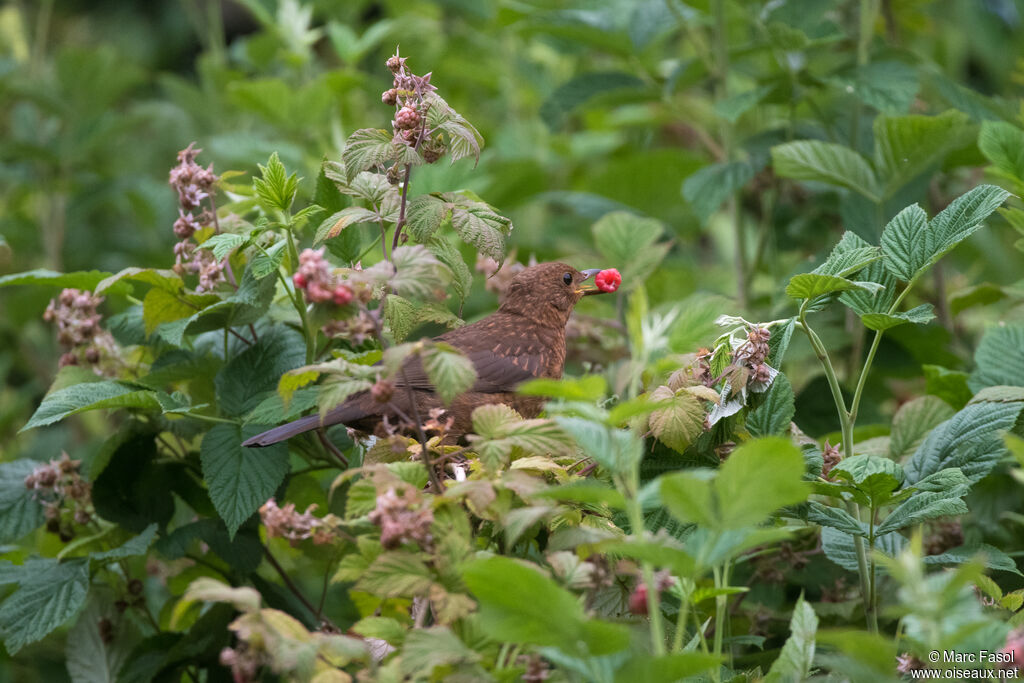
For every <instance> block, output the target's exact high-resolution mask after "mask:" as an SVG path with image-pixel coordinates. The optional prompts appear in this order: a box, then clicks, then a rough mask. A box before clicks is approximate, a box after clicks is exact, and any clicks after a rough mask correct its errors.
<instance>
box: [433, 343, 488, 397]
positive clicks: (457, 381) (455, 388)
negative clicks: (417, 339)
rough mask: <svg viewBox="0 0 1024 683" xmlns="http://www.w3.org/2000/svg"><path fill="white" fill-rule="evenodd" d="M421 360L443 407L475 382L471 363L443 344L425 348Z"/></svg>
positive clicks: (454, 349) (452, 348) (459, 353)
mask: <svg viewBox="0 0 1024 683" xmlns="http://www.w3.org/2000/svg"><path fill="white" fill-rule="evenodd" d="M422 358H423V369H424V370H426V371H427V377H429V378H430V383H431V384H433V385H434V388H435V389H437V393H438V394H439V395H440V396H441V400H442V401H444V404H445V405H451V402H452V401H453V400H454V399H455V397H456V396H458V395H459V394H461V393H463V392H464V391H468V390H469V388H470V387H472V386H473V383H474V382H475V381H476V368H474V367H473V362H472V361H470V360H469V359H468V358H466V356H464V355H463V354H462V353H461V352H460V351H459V350H457V349H456V348H454V347H452V346H450V345H448V344H445V343H444V342H434V343H433V344H431V345H430V346H428V347H427V348H425V349H424V350H423V353H422Z"/></svg>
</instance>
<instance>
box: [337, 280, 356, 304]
mask: <svg viewBox="0 0 1024 683" xmlns="http://www.w3.org/2000/svg"><path fill="white" fill-rule="evenodd" d="M349 301H352V290H351V289H349V288H348V287H346V286H345V285H338V286H337V287H335V288H334V303H335V304H337V305H338V306H344V305H345V304H347V303H348V302H349Z"/></svg>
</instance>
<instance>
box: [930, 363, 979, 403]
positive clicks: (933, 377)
mask: <svg viewBox="0 0 1024 683" xmlns="http://www.w3.org/2000/svg"><path fill="white" fill-rule="evenodd" d="M921 371H922V372H923V373H924V377H925V380H926V383H925V391H927V392H928V393H929V394H931V395H933V396H938V397H939V398H941V399H942V400H943V401H945V402H946V403H948V404H949V405H951V406H953V407H954V408H963V407H964V406H965V405H967V402H968V401H970V400H971V396H972V392H971V390H970V389H969V388H968V386H967V381H968V376H967V373H966V372H960V371H959V370H949V369H947V368H944V367H941V366H938V365H928V364H925V365H922V366H921Z"/></svg>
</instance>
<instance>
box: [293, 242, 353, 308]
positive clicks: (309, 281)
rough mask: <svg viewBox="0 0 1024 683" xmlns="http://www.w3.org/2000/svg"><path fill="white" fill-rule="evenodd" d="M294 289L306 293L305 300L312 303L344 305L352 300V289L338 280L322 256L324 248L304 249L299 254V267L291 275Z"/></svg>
mask: <svg viewBox="0 0 1024 683" xmlns="http://www.w3.org/2000/svg"><path fill="white" fill-rule="evenodd" d="M292 282H293V283H295V288H296V289H301V290H303V291H304V292H305V293H306V300H307V301H311V302H313V303H326V302H334V304H335V305H337V306H344V305H345V304H347V303H348V302H350V301H352V290H351V289H350V288H349V287H348V286H347V285H343V284H341V283H340V282H338V278H337V277H335V275H334V273H333V272H331V264H330V263H328V262H327V259H326V258H324V248H323V247H320V248H319V249H305V250H303V252H302V253H301V254H299V269H298V270H296V271H295V274H294V275H293V276H292Z"/></svg>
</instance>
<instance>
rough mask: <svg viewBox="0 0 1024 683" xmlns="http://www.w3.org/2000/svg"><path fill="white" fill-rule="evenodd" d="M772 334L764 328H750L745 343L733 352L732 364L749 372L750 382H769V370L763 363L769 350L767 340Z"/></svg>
mask: <svg viewBox="0 0 1024 683" xmlns="http://www.w3.org/2000/svg"><path fill="white" fill-rule="evenodd" d="M771 336H772V333H771V331H770V330H768V328H766V327H751V328H750V331H749V332H748V333H747V341H745V342H744V343H743V344H741V345H740V346H739V347H737V348H736V350H735V351H733V354H732V356H733V362H735V363H736V364H738V365H741V366H743V367H745V368H747V369H748V370H749V371H750V375H749V377H750V381H751V382H757V383H760V384H763V383H765V382H769V381H771V378H772V375H771V368H769V367H768V365H767V364H766V363H765V359H766V358H768V353H769V351H770V348H769V347H768V340H769V339H770V338H771Z"/></svg>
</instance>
